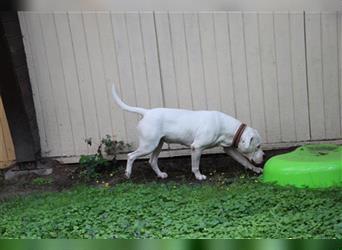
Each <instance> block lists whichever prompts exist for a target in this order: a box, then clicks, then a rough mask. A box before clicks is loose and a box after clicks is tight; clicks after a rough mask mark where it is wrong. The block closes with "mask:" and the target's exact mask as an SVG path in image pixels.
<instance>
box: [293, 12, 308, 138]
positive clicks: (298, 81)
mask: <svg viewBox="0 0 342 250" xmlns="http://www.w3.org/2000/svg"><path fill="white" fill-rule="evenodd" d="M290 32H291V33H290V40H291V41H290V48H291V51H290V53H291V60H292V61H291V67H292V68H291V70H292V85H293V93H292V94H293V100H294V118H295V127H296V137H297V138H296V139H297V140H298V141H306V140H309V139H310V126H309V123H310V121H309V105H308V103H309V101H308V93H307V86H306V83H307V79H306V68H305V67H306V66H305V64H306V63H305V60H306V58H305V41H304V37H305V34H304V18H303V13H293V14H292V13H291V14H290Z"/></svg>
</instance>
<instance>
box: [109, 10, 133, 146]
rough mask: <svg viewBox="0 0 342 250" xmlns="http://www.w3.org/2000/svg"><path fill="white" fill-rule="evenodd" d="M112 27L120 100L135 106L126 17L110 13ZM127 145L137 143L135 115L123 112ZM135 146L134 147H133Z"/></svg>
mask: <svg viewBox="0 0 342 250" xmlns="http://www.w3.org/2000/svg"><path fill="white" fill-rule="evenodd" d="M111 16H112V25H113V31H114V38H115V51H116V54H117V59H118V66H119V75H120V86H121V98H122V99H123V100H124V102H126V103H127V104H129V105H131V106H136V105H137V101H136V94H137V93H136V90H135V85H134V79H133V72H132V62H131V55H130V47H129V40H128V31H127V25H126V17H125V14H124V13H112V15H111ZM124 116H125V121H126V123H125V124H126V133H127V139H128V143H131V144H133V145H134V144H136V141H137V131H136V125H137V119H138V116H137V114H132V113H128V112H126V111H125V112H124ZM134 146H135V145H134Z"/></svg>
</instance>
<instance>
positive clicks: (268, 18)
mask: <svg viewBox="0 0 342 250" xmlns="http://www.w3.org/2000/svg"><path fill="white" fill-rule="evenodd" d="M19 17H20V24H21V28H22V33H23V36H24V44H25V50H26V54H27V61H28V66H29V71H30V78H31V83H32V89H33V93H34V102H35V107H36V113H37V120H38V125H39V132H40V138H41V146H42V154H43V156H46V157H77V156H79V155H81V154H87V153H91V152H94V150H96V146H93V147H92V148H87V146H86V144H85V143H84V139H85V138H89V137H91V138H93V139H94V140H95V141H98V140H99V138H100V137H103V136H104V135H106V134H111V135H115V136H116V138H117V139H119V140H124V141H125V142H129V143H133V144H134V145H136V142H137V135H136V130H135V127H136V124H137V121H138V117H137V115H134V114H130V113H124V112H122V111H121V110H120V109H119V108H118V107H117V106H116V105H115V103H114V102H113V100H112V98H111V94H110V93H111V91H110V89H111V85H112V83H115V85H116V86H117V89H118V90H119V93H120V95H121V96H122V98H123V99H124V100H125V102H127V103H128V104H130V105H137V106H142V107H146V108H152V107H172V108H187V109H194V110H200V109H205V110H207V109H208V110H220V111H223V112H225V113H227V114H230V115H232V116H235V117H237V118H238V119H240V120H241V121H244V122H246V123H248V124H249V125H250V126H252V127H255V128H257V129H258V130H259V131H260V134H261V135H262V137H263V138H264V141H265V144H266V145H272V144H274V143H283V145H285V144H284V143H286V145H291V144H294V143H298V142H303V141H314V140H326V139H334V140H335V139H341V138H342V130H341V120H342V113H341V112H342V111H341V99H342V88H341V71H342V70H341V58H342V56H341V55H342V52H341V51H342V49H341V48H342V46H341V13H339V12H324V13H303V12H290V13H289V12H274V13H273V12H125V13H116V12H58V13H36V12H19ZM180 148H181V147H180V146H172V147H171V148H169V146H165V149H172V150H173V151H171V153H168V154H167V155H176V154H177V151H179V150H177V149H180ZM179 152H180V151H179Z"/></svg>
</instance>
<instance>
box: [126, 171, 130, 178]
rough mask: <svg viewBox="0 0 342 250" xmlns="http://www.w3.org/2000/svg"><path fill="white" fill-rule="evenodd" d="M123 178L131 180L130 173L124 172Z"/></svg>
mask: <svg viewBox="0 0 342 250" xmlns="http://www.w3.org/2000/svg"><path fill="white" fill-rule="evenodd" d="M125 177H126V178H127V179H129V178H131V173H130V172H127V171H126V172H125Z"/></svg>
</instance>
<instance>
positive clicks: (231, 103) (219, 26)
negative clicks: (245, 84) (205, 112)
mask: <svg viewBox="0 0 342 250" xmlns="http://www.w3.org/2000/svg"><path fill="white" fill-rule="evenodd" d="M214 29H215V41H216V56H217V67H218V76H219V84H220V90H221V93H220V95H221V98H220V100H221V105H220V106H221V111H223V112H224V113H226V114H229V115H231V116H236V112H235V110H236V108H235V96H234V88H233V77H232V61H231V53H230V40H229V33H228V30H229V27H228V23H227V13H226V12H216V13H214Z"/></svg>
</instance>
